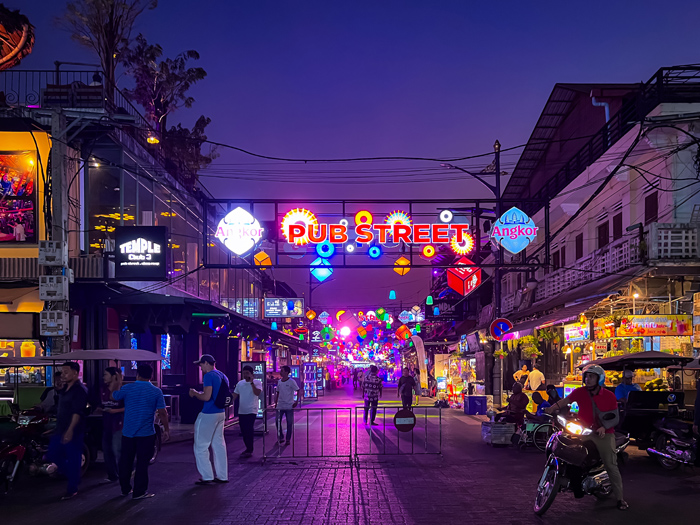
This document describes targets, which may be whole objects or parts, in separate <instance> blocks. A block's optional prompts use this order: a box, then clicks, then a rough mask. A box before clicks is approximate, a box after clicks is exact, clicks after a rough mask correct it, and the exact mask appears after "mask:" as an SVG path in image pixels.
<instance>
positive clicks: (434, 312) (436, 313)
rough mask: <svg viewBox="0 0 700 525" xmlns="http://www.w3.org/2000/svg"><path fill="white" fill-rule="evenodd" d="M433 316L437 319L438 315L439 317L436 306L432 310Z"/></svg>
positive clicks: (438, 310)
mask: <svg viewBox="0 0 700 525" xmlns="http://www.w3.org/2000/svg"><path fill="white" fill-rule="evenodd" d="M433 315H434V316H435V317H437V316H438V315H440V309H439V308H438V307H437V306H436V307H435V308H433Z"/></svg>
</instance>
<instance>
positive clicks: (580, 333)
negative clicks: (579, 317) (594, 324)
mask: <svg viewBox="0 0 700 525" xmlns="http://www.w3.org/2000/svg"><path fill="white" fill-rule="evenodd" d="M590 338H591V326H590V323H587V322H586V323H571V324H565V325H564V340H565V341H566V342H567V343H573V342H576V341H587V340H589V339H590Z"/></svg>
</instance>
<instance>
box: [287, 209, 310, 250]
mask: <svg viewBox="0 0 700 525" xmlns="http://www.w3.org/2000/svg"><path fill="white" fill-rule="evenodd" d="M292 224H303V225H304V226H305V227H306V231H307V232H308V230H309V227H316V226H318V219H317V218H316V216H315V215H314V214H313V213H311V212H310V211H309V210H307V209H305V208H295V209H293V210H291V211H289V212H287V214H286V215H285V216H284V217H283V218H282V235H284V238H285V239H287V242H291V241H290V240H289V227H290V226H291V225H292ZM309 242H310V240H309V234H308V233H305V234H304V235H303V236H301V237H298V238H295V239H294V242H293V243H294V244H296V245H297V246H304V245H306V244H309Z"/></svg>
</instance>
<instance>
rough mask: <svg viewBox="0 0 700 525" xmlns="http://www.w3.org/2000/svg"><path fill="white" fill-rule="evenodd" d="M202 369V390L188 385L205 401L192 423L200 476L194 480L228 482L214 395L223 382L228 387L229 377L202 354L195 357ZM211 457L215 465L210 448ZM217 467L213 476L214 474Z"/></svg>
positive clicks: (221, 417)
mask: <svg viewBox="0 0 700 525" xmlns="http://www.w3.org/2000/svg"><path fill="white" fill-rule="evenodd" d="M195 364H198V365H199V368H201V369H202V384H203V385H204V392H198V391H197V390H195V389H194V388H190V397H194V398H196V399H199V400H200V401H204V407H203V408H202V411H201V412H200V413H199V415H198V416H197V420H196V421H195V423H194V459H195V461H196V462H197V470H198V471H199V475H200V476H201V477H200V478H199V480H197V481H195V484H197V485H209V484H211V483H228V457H227V455H226V440H225V439H224V420H225V418H226V415H225V414H224V409H223V408H219V407H217V406H216V404H215V401H216V396H217V395H218V393H219V389H220V388H221V386H222V385H224V387H228V378H227V377H226V376H225V375H224V374H223V373H222V372H220V371H219V370H217V369H216V360H215V359H214V358H213V357H212V356H211V355H209V354H204V355H203V356H202V357H200V358H199V360H198V361H195ZM210 447H211V451H212V456H213V457H214V468H213V469H212V465H211V461H210V460H209V448H210ZM214 470H216V477H214Z"/></svg>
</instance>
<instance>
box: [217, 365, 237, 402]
mask: <svg viewBox="0 0 700 525" xmlns="http://www.w3.org/2000/svg"><path fill="white" fill-rule="evenodd" d="M231 405H233V394H232V393H231V387H230V386H229V383H228V377H226V376H225V375H224V374H223V372H222V373H221V385H219V391H218V392H217V393H216V399H214V406H215V407H216V408H228V407H230V406H231Z"/></svg>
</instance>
